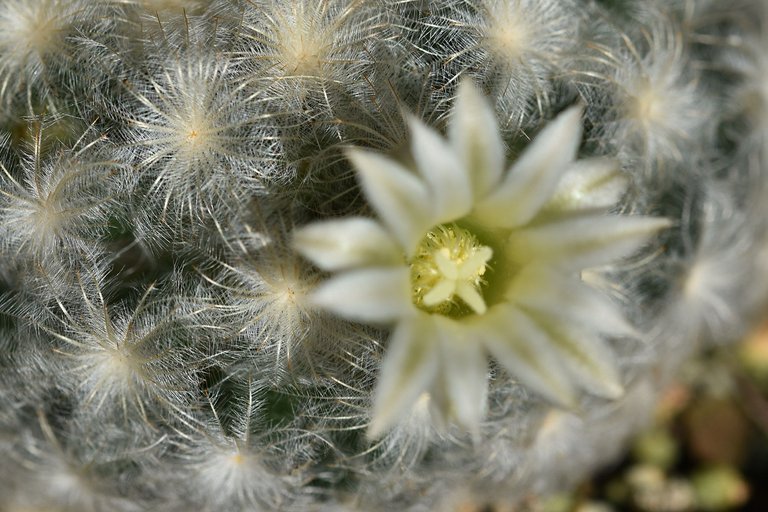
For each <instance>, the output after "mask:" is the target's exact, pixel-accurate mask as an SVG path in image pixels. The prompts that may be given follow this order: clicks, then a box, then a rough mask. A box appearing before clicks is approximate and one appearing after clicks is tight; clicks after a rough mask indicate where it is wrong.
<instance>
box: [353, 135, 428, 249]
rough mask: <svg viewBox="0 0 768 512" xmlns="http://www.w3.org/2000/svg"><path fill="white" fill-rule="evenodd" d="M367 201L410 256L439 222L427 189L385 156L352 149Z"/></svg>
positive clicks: (415, 177) (418, 180)
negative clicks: (431, 228)
mask: <svg viewBox="0 0 768 512" xmlns="http://www.w3.org/2000/svg"><path fill="white" fill-rule="evenodd" d="M347 157H348V158H349V159H350V160H351V161H352V164H353V165H354V166H355V169H357V174H358V176H359V178H360V182H361V185H362V187H363V191H364V192H365V196H366V198H368V200H369V201H370V203H371V204H372V205H373V208H374V209H375V210H376V213H377V214H378V215H379V217H381V220H382V222H383V223H384V224H385V225H386V226H387V228H388V229H389V231H390V232H391V233H392V234H394V235H395V237H396V238H397V240H398V241H399V242H400V244H401V245H402V247H403V249H404V250H405V252H406V254H407V255H410V254H412V253H413V251H414V250H415V248H416V246H417V245H418V243H419V242H420V241H421V238H422V237H423V236H424V233H426V231H427V230H428V229H429V228H430V227H432V226H433V225H434V224H436V223H437V222H436V221H435V217H434V214H433V213H432V207H431V206H430V197H429V194H428V192H427V187H426V185H425V184H424V183H423V182H422V181H421V180H420V179H419V178H418V177H417V176H415V175H414V174H413V173H411V172H409V171H408V170H407V169H406V168H404V167H403V166H402V165H400V164H398V163H397V162H395V161H394V160H391V159H389V158H387V157H385V156H382V155H379V154H377V153H372V152H370V151H365V150H361V149H350V150H349V151H348V152H347Z"/></svg>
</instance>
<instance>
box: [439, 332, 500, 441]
mask: <svg viewBox="0 0 768 512" xmlns="http://www.w3.org/2000/svg"><path fill="white" fill-rule="evenodd" d="M442 324H444V325H441V326H440V328H439V331H438V332H439V336H440V344H439V347H440V349H439V350H440V356H441V361H442V367H441V369H440V377H441V379H440V380H441V384H442V386H443V387H444V388H445V391H446V393H445V394H446V395H447V398H448V401H449V406H450V411H448V412H449V414H448V416H450V417H452V418H453V419H455V420H456V422H457V423H458V424H459V425H461V426H463V427H464V428H466V429H467V430H469V431H470V432H473V433H476V432H477V431H478V428H479V425H480V422H481V421H482V419H483V418H484V417H485V413H486V408H487V395H488V361H487V359H486V355H485V351H484V349H483V347H482V345H480V344H479V343H478V340H475V339H468V336H470V334H468V333H466V332H462V331H463V329H461V326H460V324H458V323H457V322H452V321H450V320H445V321H444V322H442ZM449 324H452V326H451V325H449ZM444 412H445V411H444Z"/></svg>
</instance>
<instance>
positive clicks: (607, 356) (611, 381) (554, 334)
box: [541, 317, 624, 399]
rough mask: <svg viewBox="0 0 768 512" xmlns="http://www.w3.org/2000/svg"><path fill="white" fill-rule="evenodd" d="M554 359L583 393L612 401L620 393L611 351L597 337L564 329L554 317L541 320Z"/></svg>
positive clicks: (619, 381)
mask: <svg viewBox="0 0 768 512" xmlns="http://www.w3.org/2000/svg"><path fill="white" fill-rule="evenodd" d="M541 325H542V326H543V327H544V328H545V330H546V331H547V332H548V333H549V339H550V342H551V343H552V347H553V348H554V349H555V351H556V352H557V357H558V358H559V359H560V361H561V362H562V363H563V364H564V365H565V367H566V369H567V370H568V373H570V375H571V376H572V378H573V379H574V380H575V381H576V382H578V384H579V385H580V386H581V387H582V388H584V389H585V390H586V391H588V392H590V393H592V394H594V395H598V396H602V397H605V398H610V399H616V398H619V397H620V396H622V395H623V394H624V388H623V387H622V385H621V380H620V379H619V372H618V370H617V367H616V361H615V358H614V354H613V350H611V348H610V347H609V346H608V344H607V343H606V342H605V340H603V339H602V338H601V337H600V336H599V335H597V334H595V333H593V332H587V331H584V330H581V329H574V328H573V326H564V325H563V324H562V323H560V322H558V321H557V317H554V318H552V317H550V318H542V319H541Z"/></svg>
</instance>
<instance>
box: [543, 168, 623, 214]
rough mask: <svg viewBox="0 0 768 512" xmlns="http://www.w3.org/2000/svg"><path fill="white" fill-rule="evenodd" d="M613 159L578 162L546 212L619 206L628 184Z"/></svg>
mask: <svg viewBox="0 0 768 512" xmlns="http://www.w3.org/2000/svg"><path fill="white" fill-rule="evenodd" d="M618 165H619V164H618V162H617V161H616V160H614V159H612V158H604V157H596V158H586V159H584V160H577V161H576V162H574V163H573V164H572V165H570V166H569V168H568V170H567V171H566V172H565V174H563V177H562V178H561V179H560V183H559V184H558V185H557V188H556V189H555V192H554V193H553V194H552V198H551V199H550V200H549V201H548V202H547V204H546V205H544V207H543V209H544V210H547V211H552V212H562V211H574V210H587V209H605V208H610V207H611V206H613V205H614V204H616V203H617V202H618V201H619V199H621V196H622V195H623V194H624V192H626V190H627V185H628V184H629V182H628V180H627V178H626V176H624V175H623V174H621V172H619V168H618Z"/></svg>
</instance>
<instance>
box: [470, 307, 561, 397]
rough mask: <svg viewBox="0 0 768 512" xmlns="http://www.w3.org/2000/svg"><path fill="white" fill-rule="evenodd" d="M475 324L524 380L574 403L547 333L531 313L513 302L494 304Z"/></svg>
mask: <svg viewBox="0 0 768 512" xmlns="http://www.w3.org/2000/svg"><path fill="white" fill-rule="evenodd" d="M476 326H477V328H478V335H479V337H480V338H481V339H482V342H483V344H484V345H485V347H486V348H487V349H488V351H490V353H491V354H492V355H493V356H494V357H495V358H496V359H497V360H498V361H499V363H501V365H502V366H504V367H505V368H506V369H507V370H509V371H510V372H511V373H512V374H513V375H514V376H515V377H517V378H519V379H520V381H521V382H522V383H523V384H525V385H526V386H529V387H530V388H531V389H533V390H534V391H536V392H538V393H540V394H541V395H543V396H544V397H546V398H548V399H549V400H552V401H553V402H555V403H557V404H561V405H564V406H566V407H569V408H572V407H573V406H574V405H575V403H576V399H575V397H574V394H573V389H572V387H571V383H570V382H569V381H568V379H567V378H566V376H565V375H566V374H565V372H564V371H563V367H562V365H561V364H560V362H559V361H558V360H557V358H556V357H555V355H554V352H553V351H552V349H551V348H550V344H549V342H548V339H547V338H548V336H547V335H546V334H545V333H544V332H543V331H542V330H541V329H540V328H539V327H538V326H537V325H536V324H535V323H534V322H533V321H532V320H531V319H530V318H529V317H528V316H526V315H525V314H523V313H522V312H520V311H519V310H518V309H516V308H514V307H513V306H510V305H503V306H495V307H494V308H492V309H491V310H489V312H488V313H486V314H485V315H484V316H483V321H482V322H477V323H476Z"/></svg>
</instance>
